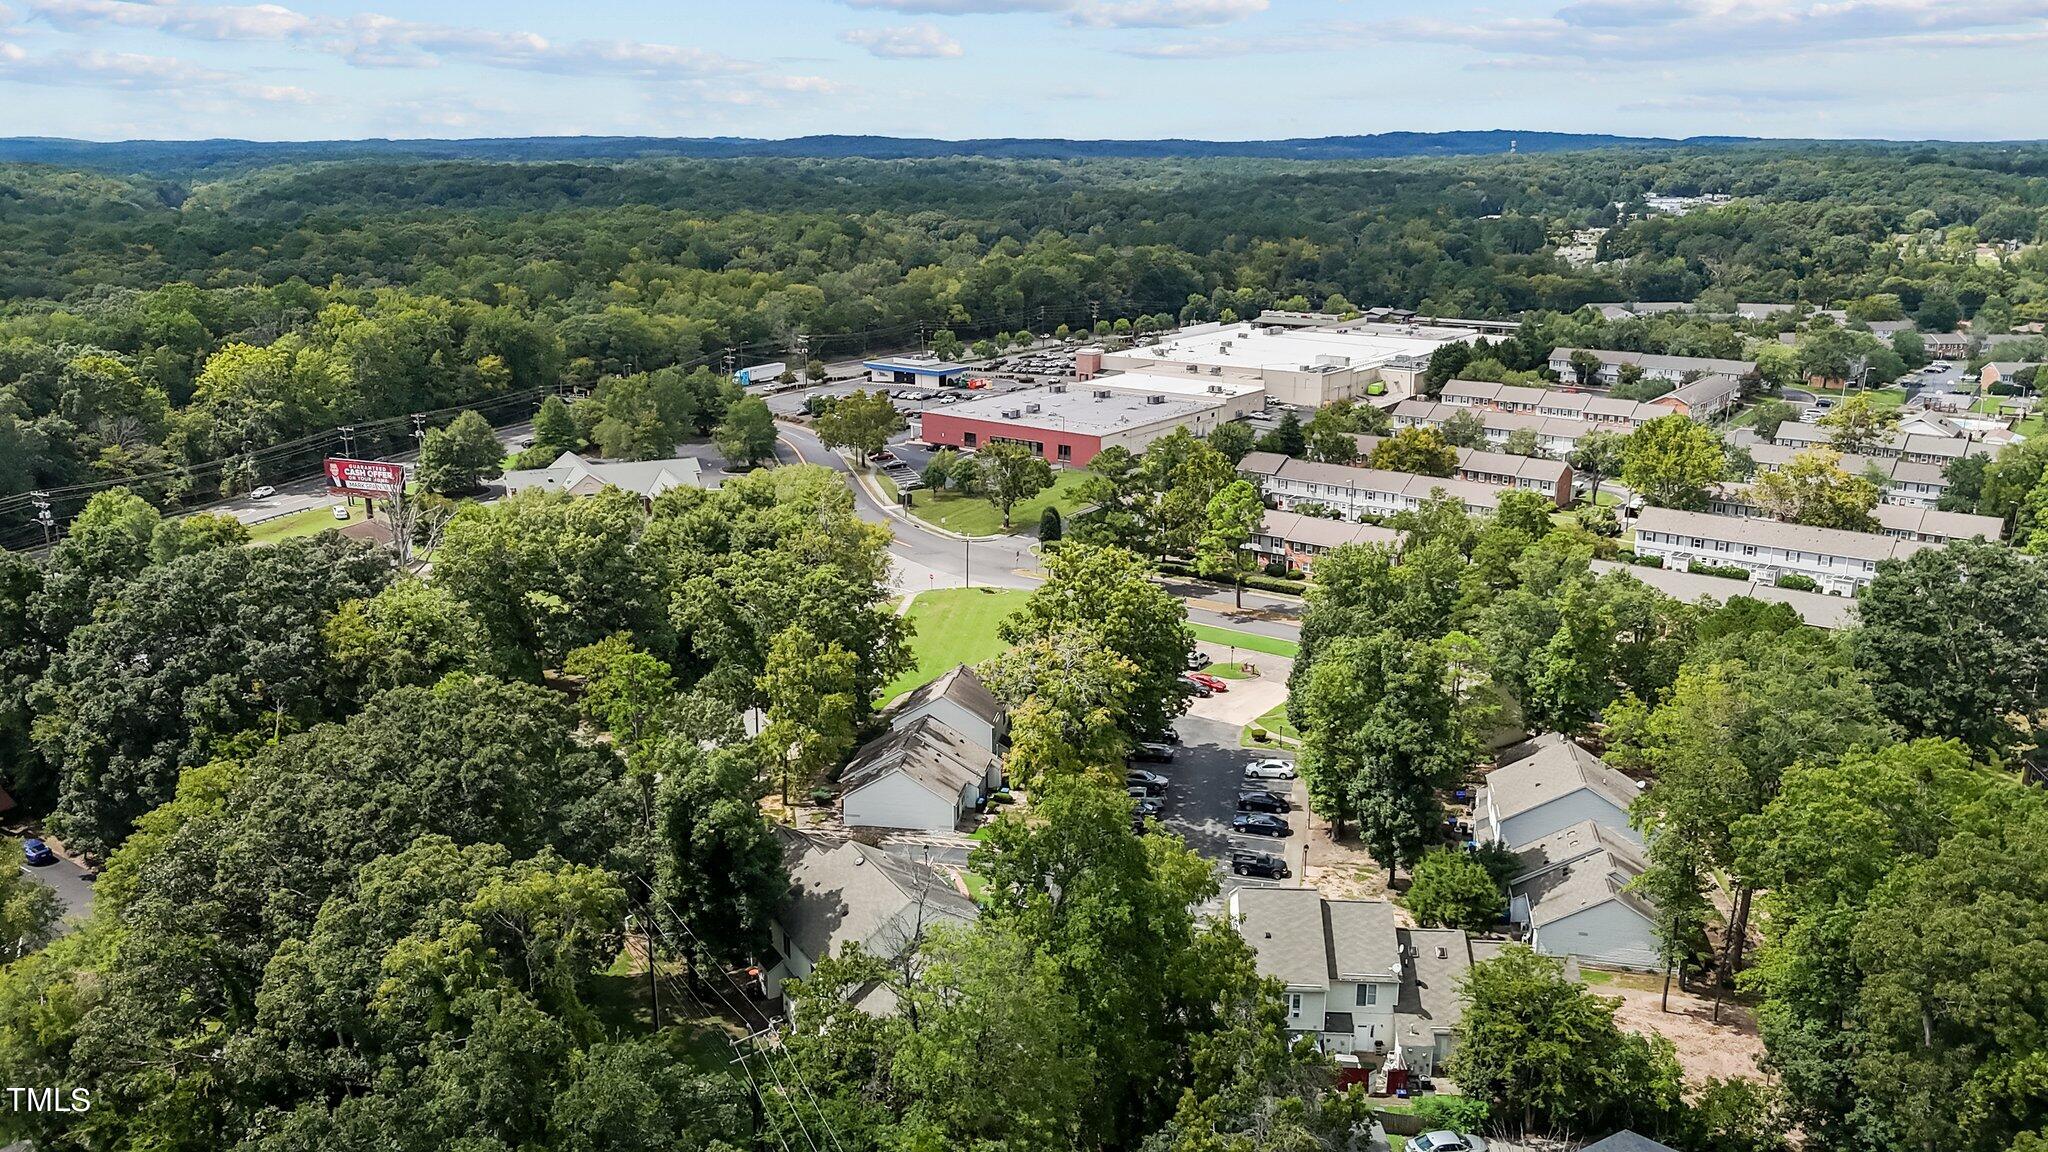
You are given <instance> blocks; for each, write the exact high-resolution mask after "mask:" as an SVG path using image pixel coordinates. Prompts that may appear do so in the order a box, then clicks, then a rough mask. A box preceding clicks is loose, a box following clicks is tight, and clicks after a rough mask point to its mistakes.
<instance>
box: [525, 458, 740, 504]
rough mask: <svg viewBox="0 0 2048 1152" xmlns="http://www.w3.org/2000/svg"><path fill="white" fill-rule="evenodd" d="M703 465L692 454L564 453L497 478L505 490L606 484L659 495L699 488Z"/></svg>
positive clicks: (583, 489) (578, 489)
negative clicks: (602, 456)
mask: <svg viewBox="0 0 2048 1152" xmlns="http://www.w3.org/2000/svg"><path fill="white" fill-rule="evenodd" d="M703 470H704V466H703V464H702V463H701V462H700V461H698V460H697V458H696V457H694V456H678V457H675V458H674V459H671V460H621V461H593V460H586V459H584V458H583V457H581V456H578V455H577V454H576V453H574V452H564V453H562V454H561V455H560V456H557V457H556V458H555V462H554V463H553V464H550V465H548V466H547V467H546V468H523V469H514V470H512V471H510V472H507V473H505V474H504V475H503V476H501V477H499V479H498V483H499V484H500V485H502V486H503V487H504V489H505V491H507V492H523V491H525V490H526V489H528V488H541V489H546V490H548V491H555V492H576V493H578V494H587V493H589V492H592V491H595V490H596V489H598V488H603V487H605V486H607V485H609V486H611V487H615V488H623V489H625V490H626V491H628V492H632V493H634V494H635V495H639V496H659V495H661V494H662V493H663V492H666V491H668V490H669V489H671V488H698V487H702V479H701V477H702V474H703Z"/></svg>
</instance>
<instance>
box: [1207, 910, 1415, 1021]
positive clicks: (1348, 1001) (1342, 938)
mask: <svg viewBox="0 0 2048 1152" xmlns="http://www.w3.org/2000/svg"><path fill="white" fill-rule="evenodd" d="M1229 910H1230V922H1231V924H1232V925H1233V926H1235V927H1236V928H1237V931H1238V933H1239V934H1240V935H1242V936H1243V937H1244V938H1245V942H1246V943H1248V944H1250V945H1251V946H1252V951H1253V953H1255V954H1256V956H1257V958H1258V968H1259V975H1261V976H1268V977H1271V978H1273V979H1275V980H1278V981H1280V983H1281V984H1282V985H1284V986H1285V992H1284V995H1285V996H1286V998H1287V1030H1288V1031H1289V1032H1291V1033H1293V1034H1294V1035H1296V1036H1310V1037H1313V1038H1314V1039H1315V1041H1316V1044H1317V1046H1318V1047H1320V1048H1321V1049H1322V1051H1324V1052H1355V1053H1359V1054H1361V1055H1375V1054H1377V1055H1382V1056H1383V1055H1385V1054H1386V1053H1388V1052H1390V1051H1391V1050H1392V1049H1393V1047H1394V1044H1395V1022H1394V1009H1395V1007H1396V1005H1397V1003H1398V1002H1399V999H1400V991H1401V975H1402V962H1401V945H1400V938H1399V936H1398V935H1397V934H1396V932H1395V927H1394V907H1393V905H1391V904H1388V903H1387V902H1386V901H1384V900H1325V899H1323V897H1322V895H1321V894H1320V893H1318V892H1317V891H1316V890H1315V889H1313V888H1239V889H1238V890H1237V891H1235V892H1232V893H1231V894H1230V902H1229Z"/></svg>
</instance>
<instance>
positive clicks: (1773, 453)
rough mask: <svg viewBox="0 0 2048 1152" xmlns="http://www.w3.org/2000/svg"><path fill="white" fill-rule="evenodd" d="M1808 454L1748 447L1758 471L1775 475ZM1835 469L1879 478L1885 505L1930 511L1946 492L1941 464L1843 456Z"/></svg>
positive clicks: (1772, 447)
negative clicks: (1924, 508) (1796, 457)
mask: <svg viewBox="0 0 2048 1152" xmlns="http://www.w3.org/2000/svg"><path fill="white" fill-rule="evenodd" d="M1818 446H1819V447H1825V446H1826V444H1825V442H1823V443H1822V444H1820V445H1818ZM1807 450H1808V449H1807V448H1794V447H1790V446H1787V445H1780V444H1761V443H1759V444H1751V445H1749V458H1750V459H1751V460H1753V461H1755V462H1756V470H1757V471H1759V472H1776V471H1778V470H1780V469H1782V468H1784V467H1785V466H1786V465H1787V464H1790V463H1791V462H1792V458H1793V457H1794V456H1797V455H1798V454H1799V453H1801V452H1803V451H1807ZM1835 466H1836V467H1838V468H1840V469H1841V470H1842V471H1844V472H1847V473H1848V474H1850V475H1851V476H1865V475H1871V474H1872V473H1875V474H1877V475H1882V476H1883V477H1884V481H1885V483H1884V489H1883V495H1882V496H1880V497H1879V498H1880V499H1882V500H1883V501H1884V502H1885V503H1887V504H1903V505H1906V506H1907V507H1927V508H1932V507H1933V506H1934V505H1935V503H1936V502H1938V501H1939V500H1940V499H1941V494H1942V493H1944V492H1946V491H1948V477H1947V475H1945V470H1944V466H1943V465H1940V464H1927V463H1923V462H1920V461H1917V460H1907V459H1904V458H1902V457H1898V456H1861V455H1857V454H1856V453H1853V452H1845V453H1843V454H1842V458H1841V459H1840V460H1839V461H1837V462H1836V465H1835ZM1874 478H1875V477H1874V476H1873V479H1874Z"/></svg>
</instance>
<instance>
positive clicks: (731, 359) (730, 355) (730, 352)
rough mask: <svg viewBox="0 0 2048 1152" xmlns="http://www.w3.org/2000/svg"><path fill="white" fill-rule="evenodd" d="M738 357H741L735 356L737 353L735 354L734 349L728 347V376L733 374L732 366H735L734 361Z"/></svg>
mask: <svg viewBox="0 0 2048 1152" xmlns="http://www.w3.org/2000/svg"><path fill="white" fill-rule="evenodd" d="M738 358H739V357H737V356H735V355H734V354H733V350H732V349H730V348H727V349H726V350H725V374H726V375H727V376H731V375H732V366H733V362H734V361H735V360H737V359H738Z"/></svg>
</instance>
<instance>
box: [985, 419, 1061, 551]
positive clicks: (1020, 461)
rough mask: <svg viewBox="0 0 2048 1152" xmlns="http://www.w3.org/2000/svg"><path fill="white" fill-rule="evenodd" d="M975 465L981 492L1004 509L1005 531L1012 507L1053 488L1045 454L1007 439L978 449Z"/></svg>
mask: <svg viewBox="0 0 2048 1152" xmlns="http://www.w3.org/2000/svg"><path fill="white" fill-rule="evenodd" d="M974 466H975V471H976V473H977V474H978V476H979V478H980V485H979V487H980V490H981V493H982V494H983V495H985V496H987V497H988V499H989V502H990V503H991V504H994V505H995V506H996V507H997V508H999V509H1001V510H1002V513H1003V528H1004V529H1005V530H1007V529H1008V528H1009V527H1010V511H1011V509H1013V508H1015V507H1016V506H1017V505H1019V504H1021V503H1023V502H1024V501H1026V500H1029V499H1031V498H1032V497H1033V496H1036V495H1038V494H1039V493H1040V492H1043V491H1045V490H1046V489H1047V488H1050V487H1052V465H1051V464H1048V463H1046V460H1045V457H1043V456H1040V455H1039V454H1038V453H1036V452H1033V451H1032V450H1031V449H1029V448H1027V447H1025V446H1024V445H1022V444H1014V443H1011V442H1010V441H1008V440H998V441H996V442H995V443H993V444H990V445H988V446H987V447H985V448H983V449H982V450H981V451H980V452H977V453H976V454H975V458H974Z"/></svg>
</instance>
